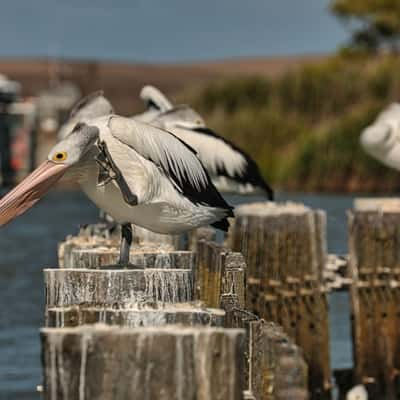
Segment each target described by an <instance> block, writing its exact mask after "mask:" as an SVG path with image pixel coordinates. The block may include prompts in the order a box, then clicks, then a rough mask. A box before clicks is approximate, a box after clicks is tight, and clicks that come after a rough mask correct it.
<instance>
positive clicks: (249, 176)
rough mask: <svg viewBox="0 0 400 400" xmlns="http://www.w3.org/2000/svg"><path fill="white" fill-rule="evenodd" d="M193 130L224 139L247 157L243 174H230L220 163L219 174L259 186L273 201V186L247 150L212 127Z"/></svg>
mask: <svg viewBox="0 0 400 400" xmlns="http://www.w3.org/2000/svg"><path fill="white" fill-rule="evenodd" d="M193 131H195V132H198V133H203V134H205V135H208V136H212V137H214V138H217V139H220V140H222V141H223V142H224V143H226V144H227V145H228V146H230V147H231V148H232V149H233V150H235V151H237V152H239V153H240V154H241V155H242V156H243V157H244V158H245V160H246V162H247V165H246V170H245V172H244V174H243V175H239V174H236V175H235V176H230V175H229V174H228V172H227V171H226V170H225V168H224V167H223V166H220V165H219V166H218V169H217V174H218V175H222V176H226V177H228V178H230V179H234V180H236V181H237V182H240V183H243V184H246V183H250V184H251V185H253V186H254V187H256V188H259V189H261V190H262V191H263V192H265V195H266V197H267V199H268V200H271V201H273V200H274V191H273V189H272V188H271V186H269V184H268V183H267V182H266V181H265V180H264V178H263V177H262V175H261V173H260V170H259V168H258V165H257V163H256V162H255V161H254V160H253V159H252V158H251V157H250V156H249V155H248V154H247V153H246V152H244V151H243V150H242V149H240V148H239V147H237V146H236V145H235V144H234V143H232V142H230V141H229V140H227V139H225V138H224V137H223V136H221V135H218V134H217V133H215V132H214V131H213V130H212V129H210V128H205V127H199V128H194V129H193Z"/></svg>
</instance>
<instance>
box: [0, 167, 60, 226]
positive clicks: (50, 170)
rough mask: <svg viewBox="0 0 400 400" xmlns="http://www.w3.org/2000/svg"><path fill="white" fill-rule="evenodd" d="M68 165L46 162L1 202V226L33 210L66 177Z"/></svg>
mask: <svg viewBox="0 0 400 400" xmlns="http://www.w3.org/2000/svg"><path fill="white" fill-rule="evenodd" d="M67 168H68V165H65V164H57V163H54V162H52V161H45V162H44V163H43V164H41V165H40V166H39V167H38V168H36V169H35V170H34V171H33V172H32V173H31V174H30V175H28V176H27V177H26V178H25V179H24V180H23V181H22V182H21V183H20V184H19V185H18V186H16V187H15V188H14V189H13V190H11V191H10V192H9V193H7V194H6V195H5V196H4V197H3V198H2V199H1V200H0V226H2V225H5V224H7V223H8V222H10V221H11V220H12V219H14V218H15V217H18V215H21V214H22V213H24V212H25V211H26V210H28V209H29V208H31V207H32V206H33V205H34V204H35V203H36V202H37V201H39V200H40V198H41V197H42V196H43V195H44V194H45V193H47V192H48V191H49V189H50V188H51V187H52V186H53V185H54V184H55V183H56V182H57V181H58V180H59V179H60V178H61V177H62V176H63V175H64V173H65V171H66V170H67Z"/></svg>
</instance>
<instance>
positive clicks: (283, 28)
mask: <svg viewBox="0 0 400 400" xmlns="http://www.w3.org/2000/svg"><path fill="white" fill-rule="evenodd" d="M347 37H348V32H346V30H345V27H344V26H343V25H342V24H341V23H340V22H339V21H337V19H336V18H335V17H334V16H332V15H330V13H329V0H196V1H194V0H91V1H90V0H0V38H1V39H0V57H38V56H39V57H40V56H41V57H43V56H44V57H47V56H51V57H67V58H70V57H71V58H85V59H107V60H120V61H122V60H128V61H143V62H188V61H198V60H216V59H225V58H233V57H247V56H251V57H253V56H276V55H298V54H314V53H328V52H332V51H334V50H335V49H336V48H337V47H338V46H339V45H340V44H341V43H343V42H344V41H345V40H346V38H347Z"/></svg>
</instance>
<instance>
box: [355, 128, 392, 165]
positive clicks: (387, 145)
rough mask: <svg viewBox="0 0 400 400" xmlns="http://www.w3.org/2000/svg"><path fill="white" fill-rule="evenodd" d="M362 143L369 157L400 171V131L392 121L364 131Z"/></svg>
mask: <svg viewBox="0 0 400 400" xmlns="http://www.w3.org/2000/svg"><path fill="white" fill-rule="evenodd" d="M360 143H361V146H362V147H363V148H364V150H365V151H366V152H367V153H368V154H369V155H371V156H372V157H374V158H376V159H377V160H379V161H381V162H382V163H383V164H385V165H387V166H389V167H392V168H395V169H399V170H400V131H399V130H398V129H397V128H396V126H394V125H393V124H392V123H390V121H378V122H376V123H375V124H373V125H371V126H369V127H367V128H366V129H364V131H363V132H362V134H361V137H360Z"/></svg>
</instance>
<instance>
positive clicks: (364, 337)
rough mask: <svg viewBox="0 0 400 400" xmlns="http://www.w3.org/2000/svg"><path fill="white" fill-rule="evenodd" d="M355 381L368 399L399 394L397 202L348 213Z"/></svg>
mask: <svg viewBox="0 0 400 400" xmlns="http://www.w3.org/2000/svg"><path fill="white" fill-rule="evenodd" d="M348 222H349V266H350V273H351V277H352V279H353V284H352V286H351V298H352V310H353V335H354V346H353V347H354V359H355V371H356V379H357V380H358V382H359V383H363V384H365V385H366V386H367V388H368V392H369V395H370V398H372V399H382V398H385V399H388V400H392V399H397V398H398V397H399V394H400V330H399V326H400V276H399V274H400V247H399V243H400V199H358V200H356V201H355V209H354V210H351V211H349V212H348Z"/></svg>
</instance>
